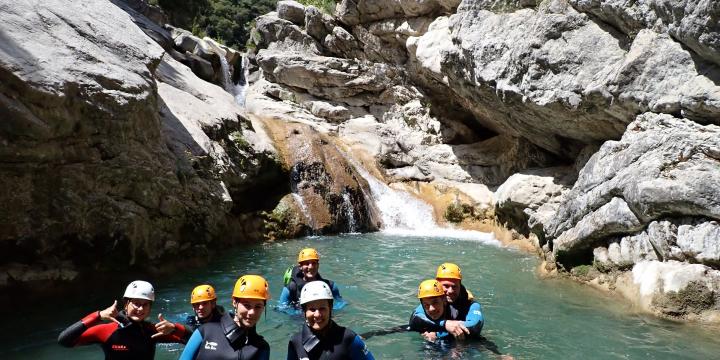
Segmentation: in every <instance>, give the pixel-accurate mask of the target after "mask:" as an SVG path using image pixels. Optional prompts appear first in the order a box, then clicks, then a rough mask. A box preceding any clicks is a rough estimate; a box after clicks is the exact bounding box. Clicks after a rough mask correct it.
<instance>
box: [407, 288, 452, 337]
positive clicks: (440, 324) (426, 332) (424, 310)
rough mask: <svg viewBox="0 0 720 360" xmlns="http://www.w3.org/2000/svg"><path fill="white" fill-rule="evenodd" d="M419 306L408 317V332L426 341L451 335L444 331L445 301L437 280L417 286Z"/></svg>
mask: <svg viewBox="0 0 720 360" xmlns="http://www.w3.org/2000/svg"><path fill="white" fill-rule="evenodd" d="M417 297H418V299H419V300H420V305H418V306H417V308H415V311H413V313H412V315H410V331H417V332H419V333H420V334H421V335H422V336H423V337H424V338H425V340H427V341H431V342H434V341H436V340H445V339H448V338H451V335H450V334H449V333H448V332H447V331H446V330H445V317H444V316H445V314H446V308H447V301H446V300H445V292H444V291H443V288H442V285H441V284H440V282H439V281H437V280H434V279H432V280H425V281H423V282H421V283H420V286H418V293H417Z"/></svg>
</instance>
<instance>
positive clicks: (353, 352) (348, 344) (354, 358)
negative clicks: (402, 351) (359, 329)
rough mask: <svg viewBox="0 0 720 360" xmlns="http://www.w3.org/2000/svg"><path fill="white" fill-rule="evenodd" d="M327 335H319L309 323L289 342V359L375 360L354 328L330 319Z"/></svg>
mask: <svg viewBox="0 0 720 360" xmlns="http://www.w3.org/2000/svg"><path fill="white" fill-rule="evenodd" d="M327 326H328V327H329V328H328V329H327V331H325V335H323V336H317V335H315V334H314V333H313V332H312V330H310V328H309V327H308V326H307V325H303V327H302V330H300V332H298V333H297V334H295V335H294V336H293V337H292V339H290V342H289V343H288V355H287V360H300V359H308V360H319V359H322V360H345V359H351V360H374V359H375V358H374V357H373V355H372V353H370V351H369V350H368V349H367V346H365V342H363V341H362V339H361V338H360V337H359V336H358V335H357V334H355V332H353V331H352V330H350V329H348V328H345V327H342V326H340V325H338V324H336V323H335V322H334V321H332V320H330V323H329V324H328V325H327Z"/></svg>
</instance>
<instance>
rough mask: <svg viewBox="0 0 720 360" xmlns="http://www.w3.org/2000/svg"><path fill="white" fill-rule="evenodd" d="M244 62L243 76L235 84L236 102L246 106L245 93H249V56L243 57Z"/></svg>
mask: <svg viewBox="0 0 720 360" xmlns="http://www.w3.org/2000/svg"><path fill="white" fill-rule="evenodd" d="M241 61H242V63H241V65H242V72H243V73H242V76H241V77H240V78H238V82H237V84H234V85H233V86H234V91H235V92H234V93H233V94H234V95H235V102H236V103H237V104H238V105H240V106H243V107H244V106H245V94H247V88H248V81H247V79H248V75H249V72H250V70H249V69H250V60H249V59H248V57H247V56H245V55H243V56H242V59H241Z"/></svg>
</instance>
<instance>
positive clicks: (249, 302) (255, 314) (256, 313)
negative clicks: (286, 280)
mask: <svg viewBox="0 0 720 360" xmlns="http://www.w3.org/2000/svg"><path fill="white" fill-rule="evenodd" d="M233 307H235V321H236V322H238V323H239V324H240V325H242V326H244V327H248V328H250V327H253V326H255V324H257V322H258V320H260V316H261V315H262V313H263V311H265V300H260V299H238V298H234V299H233Z"/></svg>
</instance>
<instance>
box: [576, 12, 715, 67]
mask: <svg viewBox="0 0 720 360" xmlns="http://www.w3.org/2000/svg"><path fill="white" fill-rule="evenodd" d="M568 2H569V3H570V4H571V5H572V6H573V7H575V8H576V9H578V10H580V11H583V12H587V13H590V14H593V15H595V16H597V17H598V18H600V19H602V20H603V21H605V22H607V23H609V24H612V25H613V26H614V27H616V28H617V29H619V30H620V31H622V32H623V33H624V34H627V35H629V36H631V37H632V36H635V35H636V34H637V33H638V32H640V31H641V30H642V29H652V30H654V31H656V32H658V33H667V34H669V35H671V36H672V37H673V38H674V39H677V40H678V41H680V42H681V43H683V44H684V45H685V46H687V47H689V48H690V49H692V50H693V51H695V52H696V53H697V54H698V55H700V56H701V57H703V58H704V59H707V60H708V61H711V62H714V63H715V64H720V24H718V22H717V19H718V17H719V16H720V5H718V3H717V2H716V1H712V0H682V1H671V0H641V1H627V0H568Z"/></svg>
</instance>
